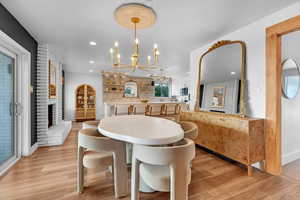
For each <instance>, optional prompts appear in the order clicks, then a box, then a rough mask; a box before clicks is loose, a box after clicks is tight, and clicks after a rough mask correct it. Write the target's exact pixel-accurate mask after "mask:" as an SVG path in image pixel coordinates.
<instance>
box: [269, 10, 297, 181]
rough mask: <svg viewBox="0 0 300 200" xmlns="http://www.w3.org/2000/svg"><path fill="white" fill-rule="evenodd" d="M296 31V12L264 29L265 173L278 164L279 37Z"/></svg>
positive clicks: (278, 167)
mask: <svg viewBox="0 0 300 200" xmlns="http://www.w3.org/2000/svg"><path fill="white" fill-rule="evenodd" d="M297 30H300V15H298V16H296V17H293V18H290V19H288V20H285V21H283V22H280V23H278V24H275V25H273V26H270V27H268V28H267V29H266V126H265V127H266V128H265V134H266V137H265V140H266V141H265V144H266V166H265V167H266V172H268V173H270V174H273V175H280V174H281V171H282V166H281V96H282V95H281V94H282V92H281V73H282V69H281V36H282V35H285V34H288V33H291V32H294V31H297Z"/></svg>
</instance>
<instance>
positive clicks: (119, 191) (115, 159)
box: [77, 128, 128, 198]
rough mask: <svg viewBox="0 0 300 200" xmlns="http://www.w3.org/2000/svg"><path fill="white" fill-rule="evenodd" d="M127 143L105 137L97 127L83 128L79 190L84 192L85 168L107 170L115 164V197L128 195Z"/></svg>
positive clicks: (81, 134) (79, 149)
mask: <svg viewBox="0 0 300 200" xmlns="http://www.w3.org/2000/svg"><path fill="white" fill-rule="evenodd" d="M125 159H126V152H125V143H123V142H120V141H116V140H112V139H110V138H108V137H103V136H102V135H101V134H100V133H99V132H98V130H97V129H95V128H87V129H81V130H80V131H79V133H78V163H77V165H78V171H77V191H78V192H79V193H82V192H83V188H84V168H96V169H98V170H101V171H104V170H107V169H108V167H109V166H113V178H114V188H115V197H116V198H120V197H124V196H126V195H128V183H127V178H128V171H127V165H126V162H125Z"/></svg>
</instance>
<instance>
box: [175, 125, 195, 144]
mask: <svg viewBox="0 0 300 200" xmlns="http://www.w3.org/2000/svg"><path fill="white" fill-rule="evenodd" d="M178 123H179V124H180V126H181V128H182V129H183V131H184V138H189V139H191V140H193V141H195V140H196V138H197V137H198V126H197V124H195V123H194V122H188V121H180V122H178Z"/></svg>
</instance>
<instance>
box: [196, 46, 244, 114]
mask: <svg viewBox="0 0 300 200" xmlns="http://www.w3.org/2000/svg"><path fill="white" fill-rule="evenodd" d="M245 53H246V47H245V44H244V43H243V42H242V41H220V42H218V43H216V44H214V45H213V46H212V47H211V48H210V49H208V50H207V51H206V52H205V53H204V54H203V55H202V56H201V58H200V63H199V67H200V70H199V80H198V83H197V99H196V105H195V110H196V111H199V110H200V111H209V112H219V113H226V114H240V115H245V105H244V104H245V103H244V82H245V81H244V80H245Z"/></svg>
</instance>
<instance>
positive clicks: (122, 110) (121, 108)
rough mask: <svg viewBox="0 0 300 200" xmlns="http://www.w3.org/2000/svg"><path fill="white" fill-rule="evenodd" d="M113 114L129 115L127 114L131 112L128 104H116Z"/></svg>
mask: <svg viewBox="0 0 300 200" xmlns="http://www.w3.org/2000/svg"><path fill="white" fill-rule="evenodd" d="M114 114H115V115H129V114H131V112H130V105H126V104H116V105H115V110H114Z"/></svg>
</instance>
